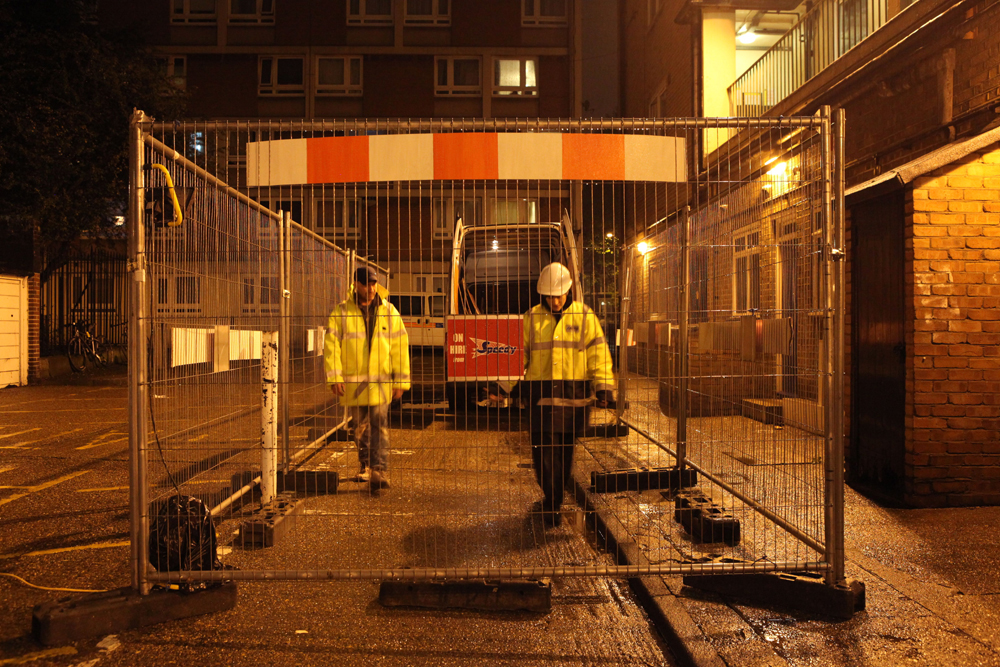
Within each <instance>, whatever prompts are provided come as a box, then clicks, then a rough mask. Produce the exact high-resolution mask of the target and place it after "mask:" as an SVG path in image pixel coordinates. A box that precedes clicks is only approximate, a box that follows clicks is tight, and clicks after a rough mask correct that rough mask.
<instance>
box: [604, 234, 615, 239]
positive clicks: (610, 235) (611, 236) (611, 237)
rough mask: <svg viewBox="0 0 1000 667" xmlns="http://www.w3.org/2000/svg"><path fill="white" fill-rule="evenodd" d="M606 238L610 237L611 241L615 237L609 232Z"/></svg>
mask: <svg viewBox="0 0 1000 667" xmlns="http://www.w3.org/2000/svg"><path fill="white" fill-rule="evenodd" d="M605 236H606V237H608V238H609V239H613V238H614V237H615V235H614V234H612V233H611V232H608V233H607V234H605Z"/></svg>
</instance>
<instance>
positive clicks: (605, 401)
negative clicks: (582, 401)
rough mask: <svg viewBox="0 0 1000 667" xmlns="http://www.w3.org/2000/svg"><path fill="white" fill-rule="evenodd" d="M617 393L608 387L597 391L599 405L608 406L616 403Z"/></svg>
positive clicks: (600, 406)
mask: <svg viewBox="0 0 1000 667" xmlns="http://www.w3.org/2000/svg"><path fill="white" fill-rule="evenodd" d="M614 402H615V395H614V393H613V392H611V391H608V390H607V389H601V390H599V391H598V392H597V407H599V408H607V407H611V406H612V405H614Z"/></svg>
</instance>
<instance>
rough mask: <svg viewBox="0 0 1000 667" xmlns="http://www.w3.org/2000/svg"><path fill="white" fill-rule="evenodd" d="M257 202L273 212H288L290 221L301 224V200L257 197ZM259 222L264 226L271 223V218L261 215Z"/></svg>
mask: <svg viewBox="0 0 1000 667" xmlns="http://www.w3.org/2000/svg"><path fill="white" fill-rule="evenodd" d="M258 203H259V204H260V205H261V206H263V207H264V208H267V209H270V210H272V211H274V212H275V213H281V212H283V211H285V212H288V213H289V214H291V216H292V221H294V222H297V223H299V224H302V200H300V199H277V200H275V199H259V200H258ZM261 223H262V224H263V225H264V226H268V225H271V224H272V223H271V218H269V217H263V218H262V220H261ZM274 224H276V223H274Z"/></svg>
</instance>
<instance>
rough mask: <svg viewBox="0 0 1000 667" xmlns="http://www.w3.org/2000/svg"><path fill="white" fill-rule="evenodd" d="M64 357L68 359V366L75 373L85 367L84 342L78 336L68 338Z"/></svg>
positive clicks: (85, 353) (80, 371)
mask: <svg viewBox="0 0 1000 667" xmlns="http://www.w3.org/2000/svg"><path fill="white" fill-rule="evenodd" d="M66 359H68V360H69V367H70V368H72V369H73V370H74V371H76V372H77V373H82V372H83V371H84V370H86V368H87V352H86V348H85V347H84V342H83V340H82V339H81V338H80V337H79V336H73V337H72V338H70V339H69V345H67V346H66Z"/></svg>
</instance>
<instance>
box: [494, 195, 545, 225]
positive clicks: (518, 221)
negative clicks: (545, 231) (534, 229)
mask: <svg viewBox="0 0 1000 667" xmlns="http://www.w3.org/2000/svg"><path fill="white" fill-rule="evenodd" d="M492 214H493V219H492V220H490V224H491V225H528V224H534V223H536V222H538V201H537V200H535V199H514V200H506V199H494V200H493V210H492Z"/></svg>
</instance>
